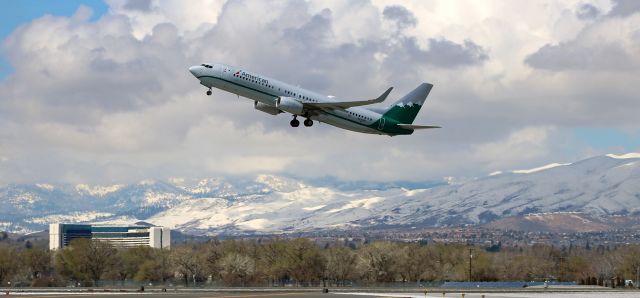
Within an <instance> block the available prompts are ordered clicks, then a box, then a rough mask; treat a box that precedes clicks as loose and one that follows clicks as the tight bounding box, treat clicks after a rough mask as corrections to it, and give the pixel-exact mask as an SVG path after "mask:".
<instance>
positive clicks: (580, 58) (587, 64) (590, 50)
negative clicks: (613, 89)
mask: <svg viewBox="0 0 640 298" xmlns="http://www.w3.org/2000/svg"><path fill="white" fill-rule="evenodd" d="M525 63H527V64H528V65H530V66H532V67H535V68H538V69H545V70H552V71H562V70H594V71H602V70H609V71H615V70H623V71H628V70H635V69H637V68H638V61H637V57H634V56H633V55H632V54H631V53H629V52H628V51H627V50H626V49H625V48H624V47H623V46H622V45H621V44H620V43H602V44H598V45H590V46H585V45H583V44H581V43H579V42H576V41H570V42H566V43H560V44H556V45H552V44H547V45H545V46H543V47H542V48H540V49H539V50H538V51H536V52H535V53H533V54H531V55H530V56H529V57H527V58H526V59H525Z"/></svg>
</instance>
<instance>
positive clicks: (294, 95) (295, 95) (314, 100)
mask: <svg viewBox="0 0 640 298" xmlns="http://www.w3.org/2000/svg"><path fill="white" fill-rule="evenodd" d="M284 93H285V94H287V95H292V96H293V97H297V98H299V99H304V100H308V101H311V102H318V100H317V99H313V98H311V97H308V96H303V95H300V94H297V93H293V92H291V91H289V90H285V91H284Z"/></svg>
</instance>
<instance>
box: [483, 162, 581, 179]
mask: <svg viewBox="0 0 640 298" xmlns="http://www.w3.org/2000/svg"><path fill="white" fill-rule="evenodd" d="M568 165H571V164H570V163H552V164H548V165H546V166H541V167H538V168H533V169H528V170H515V171H513V172H512V173H514V174H531V173H536V172H541V171H544V170H548V169H553V168H555V167H561V166H568ZM489 176H491V175H489Z"/></svg>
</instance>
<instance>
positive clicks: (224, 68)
mask: <svg viewBox="0 0 640 298" xmlns="http://www.w3.org/2000/svg"><path fill="white" fill-rule="evenodd" d="M189 71H190V72H191V74H193V75H194V76H195V77H196V78H197V79H198V80H199V81H200V84H201V85H203V86H205V87H207V88H209V90H207V92H206V94H207V95H211V94H212V92H211V89H212V88H213V87H215V88H217V89H221V90H224V91H227V92H231V93H234V94H236V95H238V97H240V96H242V97H246V98H249V99H252V100H253V101H254V103H253V106H254V108H255V109H256V110H259V111H262V112H265V113H267V114H271V115H278V114H280V113H284V112H287V113H290V114H292V115H293V120H291V122H290V125H291V126H292V127H298V126H299V125H300V121H299V120H298V118H297V117H298V116H300V117H303V118H305V120H304V126H307V127H310V126H312V125H313V121H314V120H316V121H319V122H323V123H327V124H330V125H333V126H335V127H339V128H342V129H346V130H350V131H355V132H359V133H368V134H378V135H388V136H396V135H410V134H412V133H413V132H414V130H417V129H429V128H440V127H439V126H434V125H415V124H413V120H414V119H415V118H416V116H417V115H418V112H419V111H420V108H421V107H422V105H423V103H424V101H425V99H426V98H427V96H428V95H429V92H430V91H431V88H432V87H433V85H432V84H429V83H422V84H420V85H419V86H418V87H417V88H415V89H414V90H413V91H411V92H409V93H408V94H407V95H405V96H403V97H402V98H400V99H399V100H398V101H397V102H395V103H394V104H393V105H391V106H389V107H387V108H373V107H371V108H364V107H362V106H366V105H370V104H375V103H381V102H383V101H384V100H385V99H386V98H387V96H388V95H389V93H391V90H392V89H393V87H390V88H389V89H387V91H385V92H384V93H382V95H380V96H378V97H377V98H374V99H369V100H360V101H350V100H347V101H344V100H337V99H336V98H335V97H334V96H325V95H322V94H319V93H316V92H313V91H309V90H305V89H303V88H300V87H296V86H293V85H290V84H286V83H283V82H280V81H278V80H274V79H271V78H268V77H265V76H263V75H259V74H256V73H253V72H249V71H247V70H244V69H241V68H237V67H233V66H229V65H225V64H221V63H203V64H200V65H197V66H192V67H189Z"/></svg>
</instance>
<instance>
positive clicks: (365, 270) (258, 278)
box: [0, 238, 640, 286]
mask: <svg viewBox="0 0 640 298" xmlns="http://www.w3.org/2000/svg"><path fill="white" fill-rule="evenodd" d="M350 244H351V245H350ZM350 244H349V243H345V242H335V243H329V244H326V245H322V246H319V245H318V244H316V243H315V242H313V241H312V240H309V239H304V238H298V239H268V240H225V241H217V240H212V241H209V242H204V243H191V244H181V245H174V246H173V247H172V248H171V250H160V249H153V248H149V247H135V248H128V249H123V248H115V247H113V246H111V245H110V244H108V243H106V242H100V241H92V240H88V239H77V240H74V241H72V242H71V244H70V245H69V246H68V247H65V248H64V249H61V250H59V251H55V252H52V251H49V250H47V249H45V248H38V247H31V246H29V247H18V246H12V245H0V281H1V282H2V283H3V285H7V282H10V281H11V282H12V284H13V285H23V286H29V285H31V286H65V285H70V284H78V283H79V284H81V285H86V286H93V285H101V283H104V282H105V281H109V282H110V283H111V284H118V283H122V284H123V285H124V284H131V283H132V282H137V283H144V284H147V283H154V284H163V285H167V284H173V285H186V286H193V285H206V284H211V285H220V286H285V285H294V286H318V285H326V286H345V285H352V284H357V285H375V284H383V283H394V282H408V283H416V285H417V283H420V282H430V281H466V280H472V281H534V280H535V281H544V280H556V281H576V282H578V283H581V284H600V285H612V283H613V284H614V285H615V284H618V285H621V284H622V283H623V282H622V281H623V280H625V279H631V280H634V279H635V278H636V274H637V273H638V270H640V246H639V245H624V246H614V247H605V246H599V247H597V248H589V247H586V248H584V247H582V248H579V247H573V246H570V247H555V246H550V245H533V246H526V247H510V248H509V247H500V246H493V247H491V248H483V247H479V246H467V245H460V244H438V243H436V244H428V245H427V244H419V243H399V242H384V241H380V242H371V243H364V244H359V245H353V243H350Z"/></svg>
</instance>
